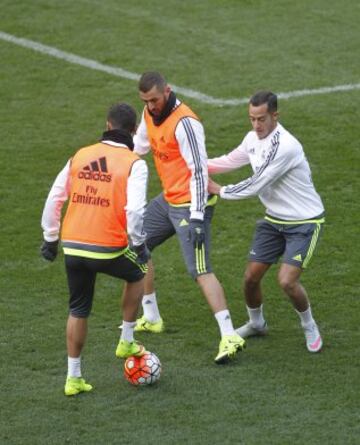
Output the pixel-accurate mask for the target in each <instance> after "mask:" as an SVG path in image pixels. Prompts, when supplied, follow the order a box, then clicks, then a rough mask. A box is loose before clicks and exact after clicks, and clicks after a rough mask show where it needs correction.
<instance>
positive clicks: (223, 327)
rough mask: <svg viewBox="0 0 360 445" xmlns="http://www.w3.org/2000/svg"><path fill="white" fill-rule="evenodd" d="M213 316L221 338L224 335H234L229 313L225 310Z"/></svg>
mask: <svg viewBox="0 0 360 445" xmlns="http://www.w3.org/2000/svg"><path fill="white" fill-rule="evenodd" d="M214 315H215V318H216V320H217V322H218V325H219V328H220V333H221V337H223V336H224V335H234V334H236V332H235V330H234V326H233V324H232V320H231V316H230V312H229V311H228V310H227V309H225V310H223V311H219V312H216V314H214Z"/></svg>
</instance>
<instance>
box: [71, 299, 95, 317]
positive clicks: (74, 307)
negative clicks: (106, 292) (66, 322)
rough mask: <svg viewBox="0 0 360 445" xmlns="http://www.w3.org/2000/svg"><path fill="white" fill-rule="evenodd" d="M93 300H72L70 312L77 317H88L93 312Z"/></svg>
mask: <svg viewBox="0 0 360 445" xmlns="http://www.w3.org/2000/svg"><path fill="white" fill-rule="evenodd" d="M91 308H92V301H87V300H82V301H80V302H78V301H77V302H74V301H70V303H69V312H70V314H71V315H72V316H73V317H76V318H88V317H89V315H90V313H91Z"/></svg>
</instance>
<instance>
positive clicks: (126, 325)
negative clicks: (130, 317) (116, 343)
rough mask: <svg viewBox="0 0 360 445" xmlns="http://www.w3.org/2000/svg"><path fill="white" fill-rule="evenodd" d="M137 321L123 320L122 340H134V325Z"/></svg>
mask: <svg viewBox="0 0 360 445" xmlns="http://www.w3.org/2000/svg"><path fill="white" fill-rule="evenodd" d="M135 325H136V321H124V320H123V322H122V331H121V336H120V338H121V340H126V341H129V342H132V341H134V327H135Z"/></svg>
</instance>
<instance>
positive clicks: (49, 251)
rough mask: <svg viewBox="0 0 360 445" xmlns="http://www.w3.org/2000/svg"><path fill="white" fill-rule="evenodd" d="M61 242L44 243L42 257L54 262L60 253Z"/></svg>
mask: <svg viewBox="0 0 360 445" xmlns="http://www.w3.org/2000/svg"><path fill="white" fill-rule="evenodd" d="M58 245H59V240H57V241H44V242H43V243H42V245H41V248H40V252H41V255H42V256H43V257H44V258H45V259H46V260H48V261H54V260H55V258H56V255H57V253H58Z"/></svg>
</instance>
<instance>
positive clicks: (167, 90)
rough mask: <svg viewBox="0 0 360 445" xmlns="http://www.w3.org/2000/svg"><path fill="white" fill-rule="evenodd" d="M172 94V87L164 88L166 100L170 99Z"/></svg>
mask: <svg viewBox="0 0 360 445" xmlns="http://www.w3.org/2000/svg"><path fill="white" fill-rule="evenodd" d="M170 93H171V87H170V85H166V87H165V88H164V94H165V96H166V99H168V98H169V95H170Z"/></svg>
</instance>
